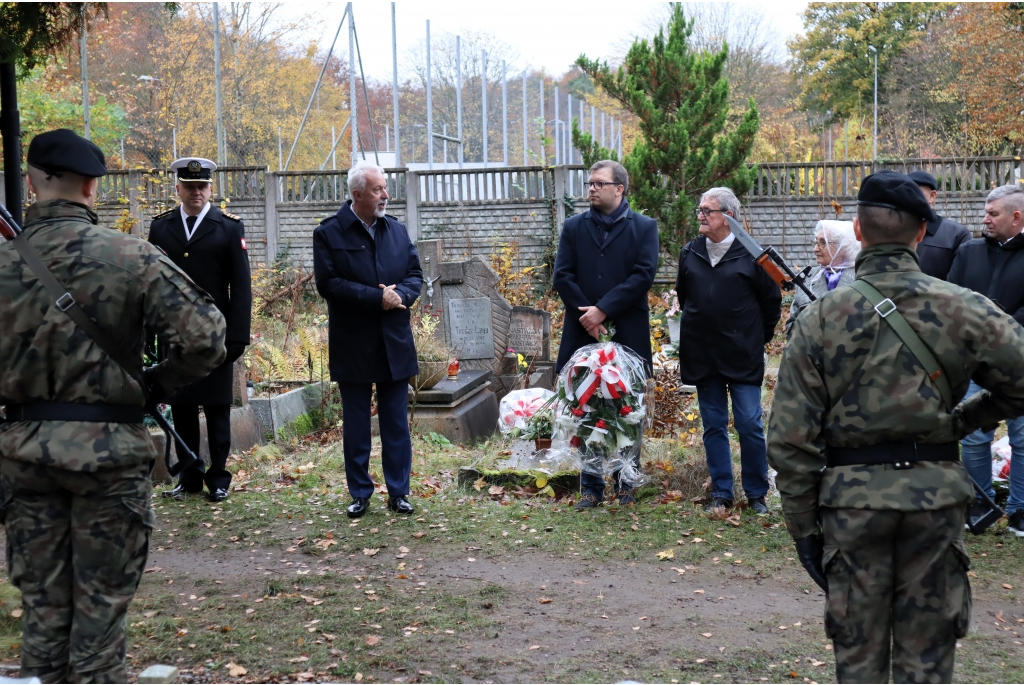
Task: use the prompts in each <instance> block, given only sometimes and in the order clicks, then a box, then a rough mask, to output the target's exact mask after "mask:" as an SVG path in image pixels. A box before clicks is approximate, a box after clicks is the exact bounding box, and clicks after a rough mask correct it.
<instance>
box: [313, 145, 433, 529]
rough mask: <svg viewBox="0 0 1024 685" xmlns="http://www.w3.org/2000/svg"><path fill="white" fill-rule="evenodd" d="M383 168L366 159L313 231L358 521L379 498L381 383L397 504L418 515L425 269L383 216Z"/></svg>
mask: <svg viewBox="0 0 1024 685" xmlns="http://www.w3.org/2000/svg"><path fill="white" fill-rule="evenodd" d="M387 185H388V183H387V178H386V177H385V176H384V170H383V169H382V168H380V167H379V166H377V165H375V164H371V163H369V162H366V161H363V162H359V163H358V164H356V166H355V167H353V168H352V169H350V170H349V172H348V191H349V195H350V196H351V197H352V199H351V200H349V201H347V202H346V203H345V204H344V205H342V206H341V209H339V210H338V213H337V214H335V215H334V216H332V217H330V218H327V219H324V221H323V222H322V223H321V224H320V226H318V227H317V229H316V230H315V231H313V271H314V273H315V277H316V289H317V292H319V293H320V295H321V296H322V297H323V298H324V299H325V300H327V312H328V316H329V317H330V333H329V347H330V357H331V362H330V369H331V380H332V381H335V382H337V384H338V388H339V389H340V390H341V406H342V411H343V413H344V417H345V435H344V449H345V476H346V478H347V479H348V490H349V492H350V493H351V494H352V503H351V504H350V505H349V507H348V510H347V513H348V516H349V517H351V518H359V517H360V516H362V515H363V514H365V513H366V510H367V508H368V507H369V503H370V497H371V496H372V495H373V481H372V480H371V479H370V473H369V466H370V444H371V443H370V400H371V395H372V392H373V386H374V385H376V387H377V418H378V420H379V422H380V438H381V461H382V463H383V467H384V482H385V483H386V484H387V488H388V496H389V497H388V507H389V508H390V509H391V510H392V511H395V512H397V513H399V514H411V513H413V507H412V505H411V504H410V503H409V472H410V470H411V469H412V441H411V439H410V437H409V420H408V405H409V378H411V377H412V376H415V375H416V374H417V373H419V366H418V365H417V363H416V347H415V345H414V344H413V338H412V328H411V326H410V323H409V307H412V304H413V302H415V301H416V298H417V297H419V294H420V288H421V287H422V285H423V271H422V270H421V269H420V258H419V255H418V254H416V246H415V245H413V244H412V241H411V240H410V239H409V233H408V232H407V231H406V230H405V226H404V225H403V224H402V223H401V222H399V221H398V219H396V218H395V217H393V216H390V215H387V214H385V213H384V210H385V208H386V207H387V201H388V191H387Z"/></svg>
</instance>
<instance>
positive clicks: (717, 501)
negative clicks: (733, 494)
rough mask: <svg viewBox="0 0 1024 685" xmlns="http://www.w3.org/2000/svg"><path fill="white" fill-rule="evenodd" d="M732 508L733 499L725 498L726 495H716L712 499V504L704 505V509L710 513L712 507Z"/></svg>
mask: <svg viewBox="0 0 1024 685" xmlns="http://www.w3.org/2000/svg"><path fill="white" fill-rule="evenodd" d="M718 508H722V509H732V500H731V499H725V498H724V497H715V498H714V499H712V500H711V504H709V505H707V506H706V507H704V511H706V512H708V513H710V512H711V510H712V509H718Z"/></svg>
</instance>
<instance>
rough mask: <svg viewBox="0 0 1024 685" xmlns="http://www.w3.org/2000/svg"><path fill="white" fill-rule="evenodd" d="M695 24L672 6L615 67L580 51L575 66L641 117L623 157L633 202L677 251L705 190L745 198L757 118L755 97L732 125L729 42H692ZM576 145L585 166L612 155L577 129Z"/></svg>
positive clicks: (691, 232) (693, 230) (666, 246)
mask: <svg viewBox="0 0 1024 685" xmlns="http://www.w3.org/2000/svg"><path fill="white" fill-rule="evenodd" d="M692 33H693V21H692V20H691V21H687V20H686V17H685V16H684V14H683V10H682V6H681V5H680V4H679V3H676V4H675V5H674V6H673V9H672V18H671V20H670V21H669V24H668V36H667V37H666V36H665V31H664V29H662V30H660V31H659V32H658V35H657V36H655V37H654V39H653V41H651V42H650V43H648V41H647V40H638V41H636V42H634V43H633V47H632V48H630V50H629V53H628V54H627V55H626V59H625V62H624V64H623V65H622V66H621V67H619V69H618V70H617V71H616V72H614V73H613V72H612V70H611V69H610V68H609V67H608V65H607V63H601V62H597V61H594V60H591V59H588V58H587V57H586V56H585V55H580V57H579V59H577V60H576V64H577V66H579V67H580V68H581V69H583V70H584V71H585V72H587V73H588V74H589V75H590V76H591V78H593V79H594V81H595V82H596V83H597V84H598V85H599V86H601V87H602V88H603V89H604V90H605V91H606V92H607V93H608V94H609V95H611V96H612V97H613V98H615V99H616V100H618V101H619V102H620V103H622V106H623V107H624V108H625V109H626V110H628V111H629V112H631V113H632V114H633V115H634V116H635V117H636V118H637V120H638V123H639V127H640V133H641V135H640V139H639V140H638V141H637V143H636V145H635V146H634V147H633V150H632V151H631V152H630V153H629V154H627V155H625V158H624V159H623V160H622V164H623V165H624V166H625V167H626V170H627V171H629V179H630V191H629V194H630V204H631V206H632V207H633V208H634V209H636V210H638V211H640V212H642V213H644V214H646V215H648V216H651V217H653V218H655V219H657V220H658V226H659V231H660V233H661V245H662V248H663V249H665V250H667V251H668V252H669V254H673V255H675V254H677V253H678V252H679V250H680V248H681V247H682V246H683V245H684V244H685V243H686V241H687V240H689V239H690V238H691V237H693V235H695V233H696V227H697V225H698V222H697V219H696V216H695V215H694V212H695V210H696V208H697V204H698V202H699V200H700V195H701V193H702V192H704V191H705V190H707V189H708V188H711V187H714V186H728V187H730V188H732V189H733V190H734V191H735V192H736V194H737V195H742V194H743V193H745V192H746V191H747V190H748V189H749V188H750V185H751V183H752V182H753V179H754V170H753V169H750V168H748V167H747V166H746V163H745V162H746V159H747V155H748V154H749V153H750V149H751V147H752V146H753V144H754V136H755V134H756V133H757V129H758V125H759V118H758V113H757V107H756V105H755V104H754V101H753V99H751V100H750V101H749V105H748V109H747V111H746V112H745V113H744V114H743V116H742V119H741V120H740V121H739V123H738V125H736V126H735V127H734V128H732V130H726V121H727V119H728V117H729V83H728V81H727V80H726V79H724V78H723V77H722V69H723V65H724V64H725V60H726V57H727V56H728V46H725V45H723V47H722V49H721V50H720V51H719V52H716V53H708V52H704V51H695V50H693V49H691V47H690V38H691V35H692ZM573 144H574V145H575V146H576V148H577V149H579V150H582V151H583V158H584V163H585V164H587V165H588V166H589V165H590V164H592V163H593V162H594V161H596V160H598V159H602V158H614V156H613V154H611V151H609V150H606V149H603V148H601V147H600V146H598V145H597V143H596V142H595V141H594V140H593V139H592V138H591V137H590V136H589V135H588V134H585V133H582V132H581V131H580V129H579V127H578V126H576V125H575V124H574V126H573Z"/></svg>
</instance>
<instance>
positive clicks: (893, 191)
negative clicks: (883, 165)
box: [857, 169, 935, 222]
mask: <svg viewBox="0 0 1024 685" xmlns="http://www.w3.org/2000/svg"><path fill="white" fill-rule="evenodd" d="M857 204H858V205H864V206H867V207H885V208H887V209H892V210H895V211H897V212H907V213H908V214H912V215H914V216H916V217H919V218H921V219H922V220H924V221H929V222H931V221H935V212H933V211H932V208H931V206H930V205H929V204H928V200H926V199H924V193H922V192H921V189H920V188H919V187H918V185H917V183H915V182H914V181H913V180H911V178H910V177H909V176H906V175H904V174H900V173H897V172H895V171H890V170H888V169H886V170H883V171H878V172H876V173H873V174H871V175H870V176H868V177H866V178H865V179H864V182H863V183H861V185H860V192H859V193H857Z"/></svg>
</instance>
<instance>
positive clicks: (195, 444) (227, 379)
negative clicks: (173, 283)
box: [149, 205, 252, 494]
mask: <svg viewBox="0 0 1024 685" xmlns="http://www.w3.org/2000/svg"><path fill="white" fill-rule="evenodd" d="M185 227H186V223H185V221H184V220H183V219H182V212H181V209H180V207H175V208H174V209H172V210H170V211H167V212H164V213H163V214H159V215H157V216H156V217H154V218H153V223H152V224H151V225H150V228H149V242H151V243H153V244H154V245H156V246H158V247H160V248H161V249H162V250H163V251H164V252H166V253H167V256H168V257H170V258H171V260H172V261H173V262H174V263H175V264H177V265H178V266H179V267H181V270H182V271H184V272H185V273H187V274H188V275H189V277H190V278H191V279H192V280H193V281H195V283H196V285H198V286H199V287H200V288H202V289H203V290H205V291H206V292H207V293H209V294H210V296H212V297H213V301H214V302H215V303H216V304H217V308H218V309H219V310H220V311H221V312H222V313H223V314H224V318H225V319H226V320H227V339H226V344H227V347H228V350H229V354H228V356H227V358H226V359H225V360H224V363H222V364H221V365H220V366H218V367H217V368H216V369H214V370H213V371H212V372H211V373H210V375H209V376H207V377H206V378H204V379H202V380H200V381H198V382H196V383H193V384H192V385H189V386H187V387H186V388H184V389H182V390H181V391H180V392H179V393H178V394H176V395H175V396H174V397H172V398H171V400H170V405H171V412H172V414H173V416H174V426H175V428H176V429H177V430H178V433H179V434H180V435H181V438H182V439H183V440H184V441H185V443H186V444H187V445H188V446H189V447H191V448H192V450H193V451H194V452H195V453H196V454H199V407H200V406H202V407H203V412H204V414H205V415H206V429H207V435H208V436H209V442H210V467H209V469H206V470H205V473H204V464H203V462H202V461H201V460H200V461H198V462H196V463H195V465H194V466H192V467H191V468H189V469H186V470H185V471H182V473H181V475H180V476H179V483H180V485H181V486H182V487H183V488H184V490H185V491H187V492H199V491H201V490H202V489H203V483H204V482H205V483H206V486H207V488H209V490H210V493H211V494H212V493H215V492H216V491H217V490H218V489H223V490H224V491H225V492H226V491H227V489H228V487H229V486H230V484H231V473H230V472H229V471H228V470H227V468H226V464H227V458H228V454H229V453H230V451H231V403H232V388H231V383H232V365H233V363H234V361H235V359H237V358H238V356H240V353H241V350H242V349H244V346H245V345H248V344H249V325H250V318H251V310H252V289H251V281H250V274H249V258H248V255H247V253H246V246H245V229H244V227H243V225H242V220H241V219H240V218H239V217H237V216H235V215H233V214H228V213H226V212H222V211H221V210H220V209H219V208H218V207H216V206H212V205H211V206H210V208H209V210H208V211H207V213H206V216H204V217H203V219H202V221H200V222H199V226H198V228H196V229H195V233H194V234H193V235H192V238H191V239H188V238H187V237H186V231H185Z"/></svg>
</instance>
